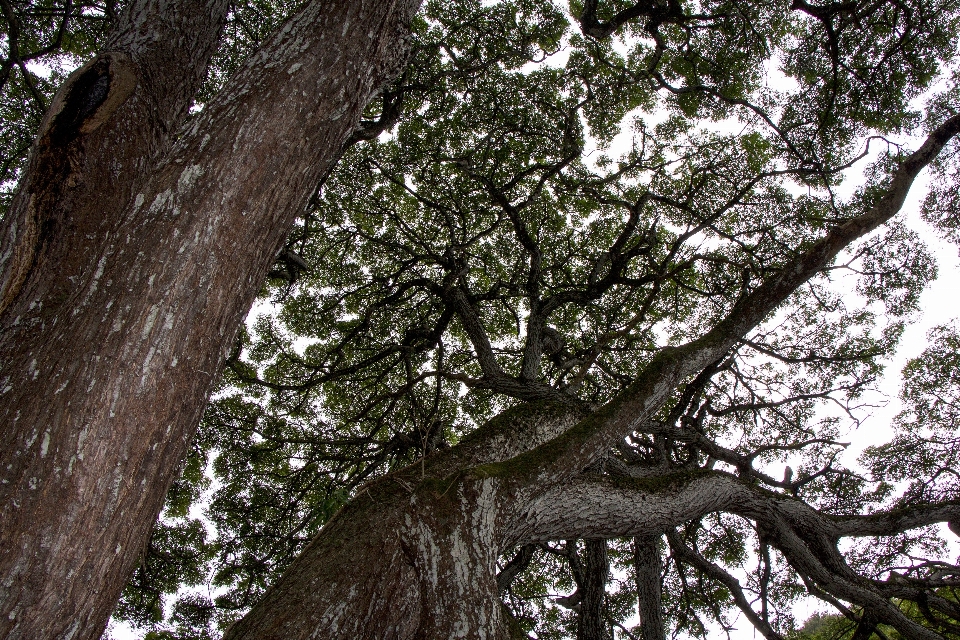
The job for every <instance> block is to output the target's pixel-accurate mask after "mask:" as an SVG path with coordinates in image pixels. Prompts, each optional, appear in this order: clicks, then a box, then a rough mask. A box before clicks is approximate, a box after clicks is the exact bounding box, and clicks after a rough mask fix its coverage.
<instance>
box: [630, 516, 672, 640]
mask: <svg viewBox="0 0 960 640" xmlns="http://www.w3.org/2000/svg"><path fill="white" fill-rule="evenodd" d="M633 564H634V571H635V574H636V575H635V577H636V582H637V600H638V610H639V613H640V637H642V638H643V640H664V638H665V637H666V636H665V633H664V632H665V630H664V628H663V604H662V602H661V593H660V588H661V587H660V568H661V567H660V536H659V535H650V536H637V537H635V538H634V539H633Z"/></svg>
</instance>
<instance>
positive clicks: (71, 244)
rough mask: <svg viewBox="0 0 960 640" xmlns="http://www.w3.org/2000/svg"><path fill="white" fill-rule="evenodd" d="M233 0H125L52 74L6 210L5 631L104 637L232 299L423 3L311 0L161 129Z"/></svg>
mask: <svg viewBox="0 0 960 640" xmlns="http://www.w3.org/2000/svg"><path fill="white" fill-rule="evenodd" d="M228 4H229V3H227V2H225V1H224V0H204V1H201V0H195V1H190V0H184V1H182V2H163V1H148V0H144V1H142V2H139V3H134V4H133V5H132V6H131V8H130V11H129V12H128V14H127V15H126V17H125V18H124V22H123V24H122V26H121V27H120V30H119V31H118V32H117V34H116V35H115V36H114V37H113V38H112V39H111V41H110V44H109V48H108V52H107V53H104V54H102V55H100V56H98V57H97V59H96V60H94V61H92V62H91V63H89V64H88V65H85V66H84V67H83V68H82V69H81V70H79V71H78V72H77V73H76V74H74V75H73V76H72V77H71V80H70V81H69V82H68V83H67V85H66V86H65V87H64V88H63V89H62V90H61V92H60V94H59V95H58V97H57V99H56V101H55V105H54V107H53V109H52V111H51V113H50V115H49V116H48V117H47V119H46V121H45V124H44V127H43V130H42V132H41V135H40V138H39V139H38V142H37V145H36V147H35V149H34V152H33V157H32V160H31V164H30V168H29V171H28V172H27V174H26V176H25V178H24V180H23V183H22V186H21V189H20V191H19V193H18V195H17V197H16V200H15V202H14V204H13V207H12V210H11V212H10V215H9V216H8V218H7V223H6V227H5V229H4V230H3V235H2V238H3V239H2V243H3V244H2V246H0V266H2V269H0V272H2V273H3V276H2V281H0V363H2V364H0V424H2V425H3V430H4V431H3V436H4V442H5V443H6V446H5V447H4V450H3V452H2V454H0V469H2V471H0V473H2V477H0V504H2V507H0V509H2V511H0V549H2V550H3V552H2V553H3V555H2V558H0V636H3V637H7V638H30V639H38V638H96V637H99V635H100V633H101V631H102V629H103V627H104V626H105V624H106V621H107V618H108V616H109V614H110V611H111V609H112V608H113V606H114V604H115V602H116V599H117V597H118V596H119V593H120V589H121V588H122V586H123V584H124V582H125V580H126V577H127V576H128V575H129V573H130V572H131V571H132V569H133V568H134V566H135V565H136V563H137V561H138V559H139V556H140V554H141V550H142V548H143V545H144V544H145V541H146V538H147V535H148V533H149V530H150V527H151V525H152V524H153V522H154V520H155V518H156V515H157V513H158V511H159V509H160V506H161V504H162V500H163V497H164V495H165V492H166V488H167V487H168V486H169V484H170V482H171V481H172V479H173V477H174V474H175V472H176V469H177V465H178V463H179V461H180V459H181V458H182V456H183V454H184V452H185V447H186V444H187V442H188V441H189V440H190V438H191V437H192V435H193V432H194V430H195V428H196V424H197V422H198V420H199V417H200V413H201V411H202V409H203V406H204V402H205V398H206V396H207V394H208V393H209V390H210V388H211V385H212V383H213V380H214V376H215V374H216V373H217V371H219V369H220V368H221V366H222V363H223V360H224V357H225V353H226V351H227V350H228V349H229V347H230V345H231V344H232V341H233V338H234V335H235V333H236V330H237V327H238V325H239V323H240V321H241V319H242V318H243V315H244V314H245V313H246V311H247V309H248V308H249V306H250V304H251V302H252V300H253V297H254V295H255V294H256V291H257V289H258V288H259V286H260V284H261V283H262V281H263V278H264V275H265V273H266V271H267V269H268V268H269V266H270V264H271V262H272V259H273V257H274V256H275V255H276V252H277V250H278V248H279V246H280V244H281V243H282V241H283V239H284V236H285V235H286V233H287V230H288V229H289V228H290V225H291V224H292V223H293V220H294V218H295V216H296V215H297V214H298V213H300V212H301V211H302V208H303V206H304V204H305V202H306V200H307V198H308V197H309V195H310V193H311V192H312V190H313V189H314V188H315V186H316V184H317V181H318V179H319V178H320V176H321V175H322V174H323V173H324V172H325V171H326V170H327V169H328V168H329V167H330V166H331V163H332V162H334V161H335V160H336V158H337V156H338V154H339V150H340V149H341V147H342V145H343V143H344V141H345V140H346V139H347V137H348V136H349V135H350V134H351V132H352V130H353V129H354V128H355V126H356V124H357V122H358V120H359V116H360V113H361V111H362V109H363V107H364V106H365V105H366V103H367V102H368V101H369V99H370V98H371V97H372V96H373V95H374V94H375V93H376V91H377V90H378V89H379V88H380V87H381V86H383V85H384V84H385V83H386V82H388V81H389V80H390V79H391V78H392V77H393V76H394V75H395V74H396V73H397V72H398V71H399V70H400V68H401V66H402V64H403V62H404V60H405V48H406V44H405V43H406V40H405V38H406V36H407V34H408V33H409V21H410V19H411V17H412V14H413V13H414V11H415V10H416V8H417V5H418V4H419V3H418V2H416V1H396V2H373V1H367V2H351V3H332V2H331V3H328V2H317V3H310V4H309V5H308V6H306V7H305V8H304V9H303V10H301V11H300V12H299V13H298V14H296V15H295V16H294V17H292V18H291V20H290V21H289V22H288V23H287V24H286V25H285V26H284V27H283V28H282V29H281V30H280V31H278V33H277V34H276V35H275V36H274V37H273V38H272V39H271V40H270V41H268V43H267V44H266V45H265V46H264V47H263V48H262V49H261V50H260V51H259V52H258V53H257V54H256V55H254V56H253V57H252V59H251V60H250V61H249V62H248V63H247V65H246V66H245V67H244V69H242V70H241V71H240V72H239V73H238V75H237V76H236V77H235V78H234V79H233V80H232V81H231V83H230V85H229V86H228V87H227V88H226V89H225V90H224V91H223V93H222V94H221V96H220V97H219V98H218V99H217V100H216V101H214V102H213V103H211V104H208V105H207V106H206V108H205V109H204V110H203V112H202V113H201V114H200V115H199V116H197V117H196V118H195V119H194V120H193V121H192V122H191V123H190V124H189V126H188V127H187V128H186V129H185V130H182V131H180V135H179V136H178V139H176V142H173V143H171V136H170V132H176V131H178V130H179V129H180V128H181V127H182V126H183V124H184V122H183V121H184V118H185V116H186V113H187V109H188V107H189V104H190V100H191V99H192V97H193V94H194V93H195V91H196V89H197V86H198V84H199V81H200V79H201V78H202V77H203V74H204V72H205V68H206V64H207V61H208V59H209V57H210V55H211V54H212V52H213V49H214V47H215V46H216V42H217V38H218V35H219V31H220V28H221V26H222V24H223V21H224V18H225V15H226V11H227V7H228ZM291 122H296V123H297V126H290V123H291Z"/></svg>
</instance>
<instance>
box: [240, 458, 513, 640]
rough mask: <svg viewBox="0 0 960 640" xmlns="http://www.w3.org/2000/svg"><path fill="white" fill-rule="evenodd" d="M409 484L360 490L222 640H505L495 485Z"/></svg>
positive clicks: (409, 477)
mask: <svg viewBox="0 0 960 640" xmlns="http://www.w3.org/2000/svg"><path fill="white" fill-rule="evenodd" d="M416 476H417V469H411V470H409V471H408V472H405V473H398V474H396V475H392V476H389V477H387V478H385V479H383V480H380V481H377V482H375V483H374V484H372V485H370V486H368V487H367V488H366V489H364V490H362V491H361V492H360V494H359V497H358V498H357V499H355V500H354V501H352V502H351V503H350V504H349V505H348V506H347V507H345V508H344V509H343V510H342V511H341V512H339V513H338V514H337V515H336V516H335V517H334V518H333V519H332V520H331V521H330V522H329V523H328V524H327V525H326V526H324V528H323V530H322V531H321V533H320V535H319V536H317V538H316V539H315V540H314V541H313V542H312V543H311V544H310V545H309V546H308V547H307V548H306V549H305V550H304V552H303V553H302V554H301V556H300V557H299V558H298V559H297V561H296V562H295V563H294V565H293V567H291V570H290V571H288V572H287V573H286V574H284V576H283V578H282V579H281V580H280V582H279V583H278V584H277V585H276V586H275V587H273V588H271V590H270V591H269V592H268V594H267V597H265V598H264V599H263V600H262V601H261V602H260V603H258V604H257V605H256V606H254V608H253V609H252V610H251V611H250V612H249V613H248V614H247V615H246V616H245V617H244V618H243V619H242V620H240V621H238V622H237V623H235V624H234V625H233V626H232V627H231V628H230V629H229V630H228V631H227V633H226V634H225V636H224V640H241V639H243V640H254V639H256V640H260V639H272V638H276V639H277V640H280V639H284V640H296V639H299V638H331V639H333V638H357V639H364V638H370V639H374V638H377V639H391V640H392V639H398V640H399V639H406V640H411V639H423V640H432V639H435V638H470V639H475V640H494V639H500V638H503V639H506V638H509V637H510V630H509V625H508V621H507V620H506V619H505V616H504V615H503V611H502V607H501V604H500V600H499V597H498V592H497V581H496V570H497V565H496V561H497V555H498V552H499V549H500V545H499V543H498V540H497V537H498V536H497V533H498V523H499V521H500V519H501V518H500V510H499V507H498V505H499V504H501V502H502V496H500V495H499V494H498V491H497V483H496V482H495V481H493V480H489V479H487V480H481V481H476V482H473V481H471V482H464V483H460V482H457V481H454V482H453V484H446V483H444V482H442V481H441V482H437V481H425V482H419V483H418V484H416V485H415V484H414V483H416V482H417V481H418V478H417V477H416Z"/></svg>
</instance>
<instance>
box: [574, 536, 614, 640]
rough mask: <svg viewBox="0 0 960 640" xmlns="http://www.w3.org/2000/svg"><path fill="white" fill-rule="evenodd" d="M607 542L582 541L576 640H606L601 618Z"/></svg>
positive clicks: (600, 539) (604, 617)
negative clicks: (581, 568) (580, 593)
mask: <svg viewBox="0 0 960 640" xmlns="http://www.w3.org/2000/svg"><path fill="white" fill-rule="evenodd" d="M609 571H610V565H609V563H608V562H607V541H606V540H604V539H603V538H589V539H587V540H584V541H583V586H582V587H581V592H582V594H583V597H582V598H581V600H580V616H579V618H578V619H577V640H610V634H609V633H608V632H607V629H608V623H607V616H606V615H604V607H605V605H606V603H605V601H604V600H605V596H606V586H607V573H608V572H609Z"/></svg>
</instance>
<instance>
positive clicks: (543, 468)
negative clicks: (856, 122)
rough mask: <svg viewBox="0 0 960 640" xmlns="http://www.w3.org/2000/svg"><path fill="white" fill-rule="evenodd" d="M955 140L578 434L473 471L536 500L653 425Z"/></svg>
mask: <svg viewBox="0 0 960 640" xmlns="http://www.w3.org/2000/svg"><path fill="white" fill-rule="evenodd" d="M957 133H960V115H958V116H954V117H952V118H950V119H949V120H947V121H946V122H944V123H943V124H942V125H941V126H940V127H938V128H937V129H936V130H934V131H933V132H932V133H931V134H930V135H929V136H928V137H927V139H926V141H925V142H924V143H923V145H921V147H920V148H919V149H918V150H917V151H915V152H914V153H912V154H911V155H910V156H908V157H907V158H906V159H905V160H903V161H902V162H901V163H900V165H899V167H898V168H897V169H896V170H895V171H894V172H893V175H892V178H891V181H890V185H889V187H888V188H887V190H886V193H885V194H884V195H883V197H881V198H880V199H879V200H878V201H877V203H876V204H875V205H874V206H873V207H871V208H870V209H868V210H867V211H866V212H864V213H863V214H861V215H859V216H857V217H855V218H852V219H851V220H849V221H847V222H845V223H842V224H840V225H838V226H836V227H834V228H833V229H832V230H831V231H829V232H828V233H827V234H826V235H825V236H824V237H823V238H821V239H820V240H819V241H817V242H815V243H813V245H812V246H811V247H810V248H809V249H807V250H806V251H804V252H803V253H800V254H799V255H797V256H796V257H794V258H792V259H790V260H788V261H787V262H786V264H784V265H783V267H782V268H781V270H780V271H778V272H777V273H776V274H774V275H773V276H771V277H769V278H768V279H767V280H765V281H764V282H763V283H762V284H761V285H760V286H759V287H757V288H756V289H755V290H754V291H753V292H751V293H750V294H749V295H747V296H745V297H744V298H743V299H741V300H740V302H739V303H738V304H737V305H736V306H735V307H734V308H733V309H732V310H731V312H730V313H729V314H728V315H727V317H726V318H724V319H723V320H722V321H720V322H719V323H718V324H717V325H715V326H714V327H713V329H711V330H710V331H708V332H707V333H706V334H705V335H703V336H702V337H701V338H699V339H697V340H694V341H692V342H689V343H687V344H685V345H683V346H680V347H665V348H663V349H661V350H660V352H659V353H658V354H657V355H656V356H654V358H653V359H652V360H651V362H650V363H649V364H648V365H647V366H646V367H645V368H644V370H643V371H642V372H641V373H640V374H639V376H638V377H637V379H636V381H635V382H634V383H633V384H632V385H631V386H630V387H629V388H628V389H627V390H626V391H624V392H623V393H622V394H621V395H620V396H619V397H617V398H615V399H614V400H613V401H611V402H609V403H608V404H607V405H606V406H604V407H603V408H602V409H601V410H599V411H598V412H596V413H595V414H593V415H592V416H590V417H589V418H588V419H586V420H584V421H583V422H582V423H581V424H579V425H577V427H575V428H574V429H571V430H570V431H569V432H567V433H565V434H564V435H563V436H561V437H560V438H557V439H556V440H554V441H552V442H550V443H548V444H547V445H544V447H543V448H541V450H538V451H534V452H531V453H529V454H527V456H524V457H523V458H522V459H517V460H515V461H510V462H509V463H507V464H505V465H503V466H501V467H497V468H485V469H478V470H477V472H478V473H479V474H482V475H488V474H491V475H499V476H510V477H513V479H514V481H515V482H516V483H517V485H518V486H523V487H527V488H528V490H529V491H530V492H531V494H535V493H536V492H537V491H538V490H540V489H541V488H543V487H547V486H550V485H552V484H553V483H555V482H558V481H559V480H561V479H563V478H566V477H569V476H570V475H572V474H574V473H576V472H577V471H578V470H580V469H584V468H586V467H588V466H589V465H590V464H592V463H593V462H595V461H596V460H597V459H599V457H600V456H602V455H603V454H604V453H605V452H606V451H608V450H609V449H610V447H611V446H613V444H614V443H615V442H617V441H618V440H620V439H622V438H624V437H626V436H627V435H629V434H630V433H632V432H633V431H634V430H635V429H637V427H638V426H639V425H641V424H643V423H645V422H647V421H648V420H650V419H651V418H652V416H653V415H654V414H655V413H656V412H657V411H659V410H660V408H661V407H662V406H663V403H664V402H665V401H666V400H667V398H669V397H670V395H671V394H672V393H673V392H674V390H675V389H676V388H677V387H678V386H680V385H681V384H682V383H683V381H684V380H685V379H686V378H687V377H689V376H690V375H693V374H695V373H697V372H699V371H702V370H703V369H704V368H705V367H707V366H708V365H709V364H710V363H711V362H714V361H716V360H718V359H719V358H720V357H721V356H722V355H723V354H724V353H726V352H727V350H728V349H730V348H731V347H732V346H734V345H735V344H736V343H737V342H738V341H739V340H740V339H741V338H742V337H743V336H744V335H746V334H747V332H748V331H750V330H751V329H753V328H754V327H756V326H757V325H758V324H759V323H760V322H761V321H762V320H763V319H764V318H765V317H766V316H767V315H768V314H769V313H771V312H773V311H774V310H775V309H776V308H777V307H779V306H780V305H781V304H782V303H783V301H784V300H786V299H787V297H788V296H789V295H790V294H791V293H793V292H794V291H795V290H796V289H797V288H798V287H799V286H800V285H802V284H803V283H804V282H806V281H807V280H809V279H810V278H812V277H813V276H815V275H816V274H817V273H819V272H820V271H821V270H822V269H823V268H824V267H825V266H827V265H828V264H829V263H830V262H831V261H832V260H833V259H834V258H835V257H836V255H837V254H838V253H839V252H840V251H842V250H843V249H844V248H845V247H847V246H848V245H849V244H850V243H852V242H853V241H855V240H856V239H858V238H860V237H862V236H864V235H865V234H867V233H869V232H870V231H872V230H874V229H876V228H877V227H878V226H880V225H882V224H883V223H885V222H887V221H888V220H889V219H890V218H892V217H893V216H894V215H895V214H896V213H897V212H898V211H899V210H900V208H901V206H902V205H903V202H904V200H905V199H906V196H907V193H908V191H909V189H910V187H911V185H912V184H913V181H914V179H915V178H916V177H917V175H918V174H919V172H920V171H921V170H922V169H923V168H924V167H926V166H927V165H928V164H930V162H932V161H933V160H934V159H935V158H936V157H937V155H939V153H940V151H941V150H942V149H943V147H944V146H945V145H946V144H947V142H948V141H949V140H950V139H951V138H953V137H954V136H955V135H957Z"/></svg>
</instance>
